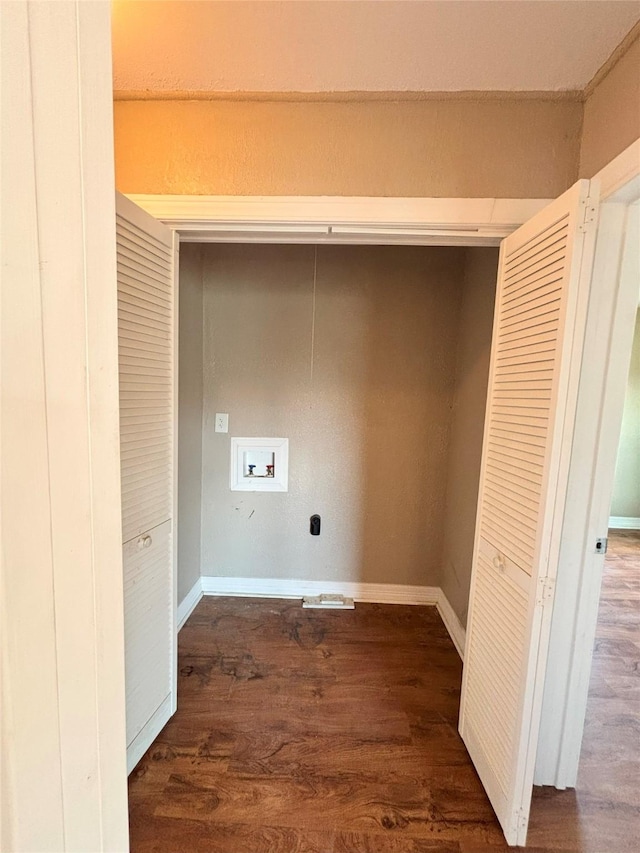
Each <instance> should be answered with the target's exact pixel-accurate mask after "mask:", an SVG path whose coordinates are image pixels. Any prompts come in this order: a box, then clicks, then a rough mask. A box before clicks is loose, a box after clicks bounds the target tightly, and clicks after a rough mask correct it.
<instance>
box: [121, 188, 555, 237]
mask: <svg viewBox="0 0 640 853" xmlns="http://www.w3.org/2000/svg"><path fill="white" fill-rule="evenodd" d="M129 198H130V199H131V200H132V201H133V202H135V203H136V204H137V205H139V206H140V207H142V208H144V210H146V211H147V212H148V213H150V214H151V215H152V216H154V217H155V218H156V219H159V220H160V221H162V222H164V223H165V224H166V225H168V226H170V227H171V228H174V229H175V230H176V231H178V232H179V234H180V239H181V240H182V241H185V242H225V243H228V242H242V243H250V242H254V243H345V244H362V243H372V244H384V245H390V244H391V245H392V244H404V245H444V246H448V245H460V246H497V245H499V243H500V241H501V240H502V239H503V238H504V237H506V236H507V235H508V234H510V233H511V232H512V231H514V230H515V229H516V228H518V227H519V226H520V225H522V223H523V222H526V221H527V220H528V219H530V218H531V217H532V216H533V215H534V214H535V213H537V212H538V211H539V210H541V209H542V208H543V207H545V206H546V204H547V203H548V201H549V200H548V199H505V198H502V199H500V198H379V197H375V198H369V197H353V196H351V197H349V196H204V195H203V196H200V195H195V196H194V195H191V196H189V195H130V196H129Z"/></svg>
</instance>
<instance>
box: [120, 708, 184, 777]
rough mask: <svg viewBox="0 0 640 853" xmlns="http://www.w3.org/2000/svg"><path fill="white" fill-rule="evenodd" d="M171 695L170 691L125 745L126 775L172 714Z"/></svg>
mask: <svg viewBox="0 0 640 853" xmlns="http://www.w3.org/2000/svg"><path fill="white" fill-rule="evenodd" d="M172 700H173V696H172V695H171V693H169V695H168V696H167V697H166V698H165V699H164V700H163V702H162V704H161V705H160V707H159V708H158V709H157V710H156V712H155V713H154V715H153V716H152V717H151V719H150V720H149V721H148V722H147V723H146V724H145V725H144V727H143V728H142V729H141V730H140V731H139V732H138V734H137V735H136V736H135V737H134V739H133V740H132V741H131V743H130V744H129V746H128V747H127V775H129V773H131V771H132V770H133V768H134V767H135V766H136V764H137V763H138V762H139V761H140V759H141V758H142V756H143V755H144V754H145V752H146V751H147V750H148V749H149V747H150V746H151V744H152V743H153V742H154V740H155V739H156V738H157V737H158V735H159V734H160V732H161V731H162V729H163V728H164V727H165V725H166V724H167V722H168V721H169V719H170V717H171V715H172V714H173V701H172Z"/></svg>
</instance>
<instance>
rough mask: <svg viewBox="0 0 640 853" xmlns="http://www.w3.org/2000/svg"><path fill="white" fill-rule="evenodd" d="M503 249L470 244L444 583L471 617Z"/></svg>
mask: <svg viewBox="0 0 640 853" xmlns="http://www.w3.org/2000/svg"><path fill="white" fill-rule="evenodd" d="M497 272H498V250H497V249H467V250H466V264H465V271H464V286H463V290H462V303H461V310H460V325H459V331H458V351H457V359H456V371H455V387H454V395H453V409H452V420H451V440H450V446H449V465H448V471H447V498H446V511H445V519H444V543H443V552H442V579H441V585H442V589H443V590H444V593H445V595H446V596H447V598H448V600H449V602H450V604H451V606H452V607H453V609H454V610H455V612H456V614H457V616H458V618H459V619H460V621H461V622H462V624H463V625H466V621H467V607H468V601H469V586H470V583H471V561H472V557H473V542H474V534H475V525H476V508H477V502H478V487H479V483H480V463H481V457H482V437H483V432H484V416H485V406H486V401H487V382H488V377H489V359H490V355H491V335H492V330H493V308H494V300H495V291H496V277H497Z"/></svg>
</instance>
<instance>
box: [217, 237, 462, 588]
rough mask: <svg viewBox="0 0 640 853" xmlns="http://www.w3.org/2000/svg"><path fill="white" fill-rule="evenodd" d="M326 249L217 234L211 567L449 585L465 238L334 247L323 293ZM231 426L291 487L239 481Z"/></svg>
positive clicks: (243, 573)
mask: <svg viewBox="0 0 640 853" xmlns="http://www.w3.org/2000/svg"><path fill="white" fill-rule="evenodd" d="M314 252H315V249H314V247H312V246H288V247H285V246H214V245H210V246H206V247H204V284H205V292H204V305H205V333H204V361H205V367H204V398H205V402H204V434H203V508H202V511H203V516H202V534H203V535H202V567H203V568H202V571H203V574H213V575H216V574H217V575H236V576H257V577H272V578H303V579H315V580H332V579H335V580H354V581H356V580H363V581H369V582H389V583H403V584H437V583H438V582H439V576H440V566H441V564H440V559H441V543H442V528H443V513H444V499H445V481H446V468H447V449H448V436H449V418H450V407H451V399H452V392H453V379H454V372H455V357H456V336H457V322H458V309H459V297H460V289H461V282H462V265H463V260H464V251H463V250H458V249H446V248H442V249H421V248H409V247H366V248H362V247H338V246H336V247H326V246H325V247H320V248H319V249H318V255H317V282H316V287H315V294H314ZM216 411H219V412H220V411H221V412H228V413H229V418H230V432H229V435H221V434H216V433H215V432H214V428H213V427H214V424H213V421H214V415H215V412H216ZM231 435H236V436H245V435H246V436H252V435H253V436H256V435H266V436H269V435H276V436H280V435H283V436H287V437H289V439H290V483H289V492H288V493H284V494H279V493H271V494H269V493H242V492H231V491H230V490H229V452H230V451H229V440H230V436H231ZM314 512H318V513H320V514H321V515H322V519H323V530H322V535H321V536H320V537H311V536H310V535H309V532H308V519H309V516H310V515H311V514H312V513H314Z"/></svg>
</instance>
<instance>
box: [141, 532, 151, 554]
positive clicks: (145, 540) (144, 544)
mask: <svg viewBox="0 0 640 853" xmlns="http://www.w3.org/2000/svg"><path fill="white" fill-rule="evenodd" d="M152 541H153V540H152V539H151V537H150V536H141V537H140V538H139V539H138V551H142V549H143V548H149V547H151V543H152Z"/></svg>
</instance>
